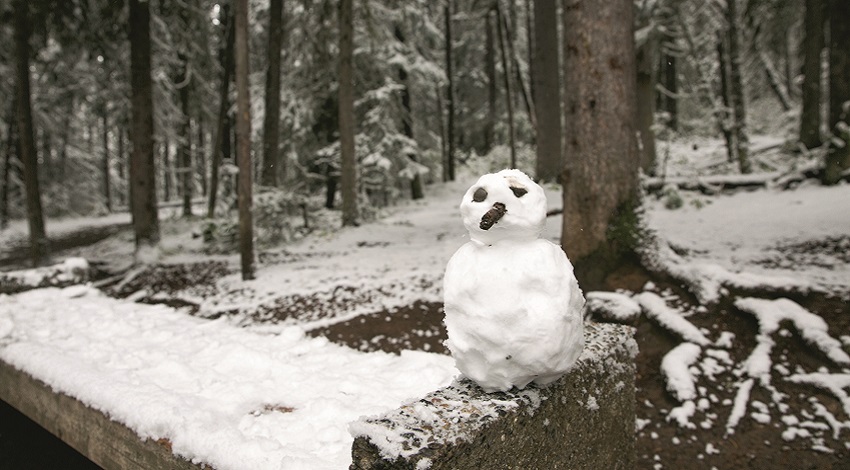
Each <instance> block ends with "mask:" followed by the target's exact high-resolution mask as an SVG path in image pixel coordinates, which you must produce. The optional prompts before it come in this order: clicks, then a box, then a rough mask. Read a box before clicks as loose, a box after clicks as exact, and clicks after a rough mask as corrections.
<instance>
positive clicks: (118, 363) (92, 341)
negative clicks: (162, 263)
mask: <svg viewBox="0 0 850 470" xmlns="http://www.w3.org/2000/svg"><path fill="white" fill-rule="evenodd" d="M57 306H61V308H57ZM0 333H2V337H0V360H2V361H3V362H5V363H7V364H9V365H11V366H13V367H15V368H17V369H19V370H22V371H24V372H26V373H27V374H28V375H30V376H32V377H33V378H35V379H38V380H40V381H42V382H44V383H46V384H47V385H48V386H50V387H52V388H53V389H54V390H56V391H57V392H62V393H64V394H66V395H68V396H70V397H73V398H75V399H77V400H79V401H80V402H82V403H84V404H86V405H87V406H89V407H90V408H92V409H95V410H98V411H100V412H102V413H104V414H106V415H108V416H109V417H110V418H111V419H113V420H115V421H117V422H119V423H122V424H124V425H126V426H127V427H129V428H130V429H132V430H133V431H134V432H136V433H137V434H138V435H139V437H140V438H141V439H153V440H158V439H167V440H169V441H170V442H171V444H172V449H173V451H174V453H175V454H177V455H179V456H182V457H184V458H186V459H188V460H193V461H196V462H204V463H206V464H209V465H212V466H213V467H214V468H218V469H222V470H224V469H235V468H251V469H258V470H260V469H268V470H279V469H286V468H311V469H339V468H345V467H347V465H348V464H349V463H350V461H351V460H350V455H351V443H352V438H351V436H350V435H349V434H348V432H347V425H348V423H349V422H350V421H352V420H355V419H357V418H358V417H359V416H362V415H368V414H375V413H380V412H382V411H384V410H388V409H392V408H394V407H396V406H398V405H399V404H400V403H402V402H403V401H404V400H406V399H409V398H410V397H415V396H422V395H424V394H425V393H428V392H429V391H431V390H435V389H437V388H439V387H441V386H445V385H447V384H448V383H450V381H451V380H452V378H453V377H454V376H455V375H456V374H457V370H456V369H455V368H454V365H453V361H452V360H451V358H450V357H447V356H442V355H438V354H431V353H424V352H418V351H405V352H403V353H402V354H401V355H400V356H397V355H392V354H387V353H361V352H357V351H354V350H351V349H348V348H345V347H342V346H337V345H334V344H332V343H329V342H328V341H327V340H326V339H324V338H315V339H311V338H307V337H305V335H304V333H303V330H301V329H300V328H297V327H293V328H289V329H287V330H285V331H283V332H281V333H280V334H277V335H268V334H258V333H255V332H251V331H247V330H245V329H240V328H236V327H233V326H231V325H229V324H227V323H226V322H224V321H208V320H201V319H198V318H194V317H190V316H187V315H185V314H184V313H181V312H179V311H176V310H174V309H172V308H169V307H166V306H163V305H145V304H136V303H132V302H127V301H122V300H116V299H113V298H109V297H106V296H105V295H103V294H102V293H101V292H100V291H97V290H96V289H94V288H91V287H86V286H80V285H78V286H73V287H69V288H66V289H56V288H49V289H38V290H32V291H29V292H25V293H21V294H16V295H0Z"/></svg>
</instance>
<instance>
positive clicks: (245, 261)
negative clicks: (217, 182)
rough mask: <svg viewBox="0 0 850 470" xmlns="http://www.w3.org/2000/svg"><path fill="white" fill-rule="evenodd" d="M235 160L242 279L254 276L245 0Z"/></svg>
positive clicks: (242, 3) (239, 35) (240, 10)
mask: <svg viewBox="0 0 850 470" xmlns="http://www.w3.org/2000/svg"><path fill="white" fill-rule="evenodd" d="M235 16H236V44H235V49H234V54H233V56H234V59H235V62H236V63H235V65H236V71H235V78H236V160H237V164H238V166H239V181H238V183H237V188H238V190H237V194H238V199H239V254H240V256H241V260H242V279H243V280H246V281H247V280H251V279H254V223H253V220H252V214H251V206H252V205H253V204H252V195H251V192H252V190H251V94H250V88H249V84H248V76H249V74H250V71H249V69H248V67H249V61H248V59H249V56H248V0H236V8H235Z"/></svg>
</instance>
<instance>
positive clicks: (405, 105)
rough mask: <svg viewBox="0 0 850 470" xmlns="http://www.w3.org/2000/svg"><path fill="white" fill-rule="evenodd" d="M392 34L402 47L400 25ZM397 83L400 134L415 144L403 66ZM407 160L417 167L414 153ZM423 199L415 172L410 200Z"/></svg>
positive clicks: (407, 85)
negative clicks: (398, 86)
mask: <svg viewBox="0 0 850 470" xmlns="http://www.w3.org/2000/svg"><path fill="white" fill-rule="evenodd" d="M394 33H395V38H396V40H398V42H399V43H401V44H402V45H404V44H405V37H404V31H402V29H401V25H398V24H397V25H395V31H394ZM398 82H399V84H401V112H402V117H401V133H402V134H403V135H404V136H405V137H407V138H408V139H410V140H411V142H415V141H414V139H413V112H412V110H411V109H410V84H409V83H408V80H407V70H406V69H405V68H404V66H403V65H399V68H398ZM407 158H409V159H410V160H411V161H412V163H413V165H414V166H416V167H418V166H419V158H418V157H417V155H416V153H415V152H410V153H408V154H407ZM423 197H425V194H424V192H423V191H422V176H420V175H419V172H418V171H416V172H415V173H414V174H413V176H412V178H411V179H410V198H411V199H414V200H416V199H422V198H423Z"/></svg>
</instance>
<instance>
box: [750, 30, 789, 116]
mask: <svg viewBox="0 0 850 470" xmlns="http://www.w3.org/2000/svg"><path fill="white" fill-rule="evenodd" d="M753 47H754V48H756V49H758V47H759V46H758V45H757V44H756V45H754V46H753ZM757 55H758V58H759V62H761V66H762V68H764V73H765V75H766V76H767V83H768V85H770V89H771V90H772V91H773V94H774V95H776V99H777V100H779V104H780V105H782V110H783V111H788V110H790V109H791V106H792V102H791V94H790V93H791V92H790V90H789V89H788V88H786V87H785V81H784V80H783V76H782V74H781V73H780V72H779V70H776V65H775V64H774V63H773V61H772V60H771V59H770V56H768V55H767V52H765V51H763V50H758V51H757Z"/></svg>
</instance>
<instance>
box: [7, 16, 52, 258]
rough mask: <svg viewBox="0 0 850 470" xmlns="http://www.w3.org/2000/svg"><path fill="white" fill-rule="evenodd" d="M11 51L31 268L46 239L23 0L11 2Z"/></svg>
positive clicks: (42, 252) (45, 251)
mask: <svg viewBox="0 0 850 470" xmlns="http://www.w3.org/2000/svg"><path fill="white" fill-rule="evenodd" d="M14 9H15V50H16V52H17V61H16V65H17V70H16V72H17V74H16V75H17V84H16V90H17V100H16V103H17V106H18V113H17V114H18V117H17V118H18V158H19V159H20V161H21V163H22V164H23V167H24V186H25V190H26V206H27V223H28V225H29V241H30V258H31V260H32V264H33V266H38V265H40V264H42V263H43V262H44V261H46V258H47V256H48V240H47V234H46V232H45V229H44V214H43V212H42V209H41V190H40V189H39V185H38V156H37V155H36V148H35V138H34V135H33V132H34V130H33V124H32V103H31V101H30V65H29V56H30V46H29V39H30V23H29V11H28V10H29V7H28V2H27V0H15V3H14Z"/></svg>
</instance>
